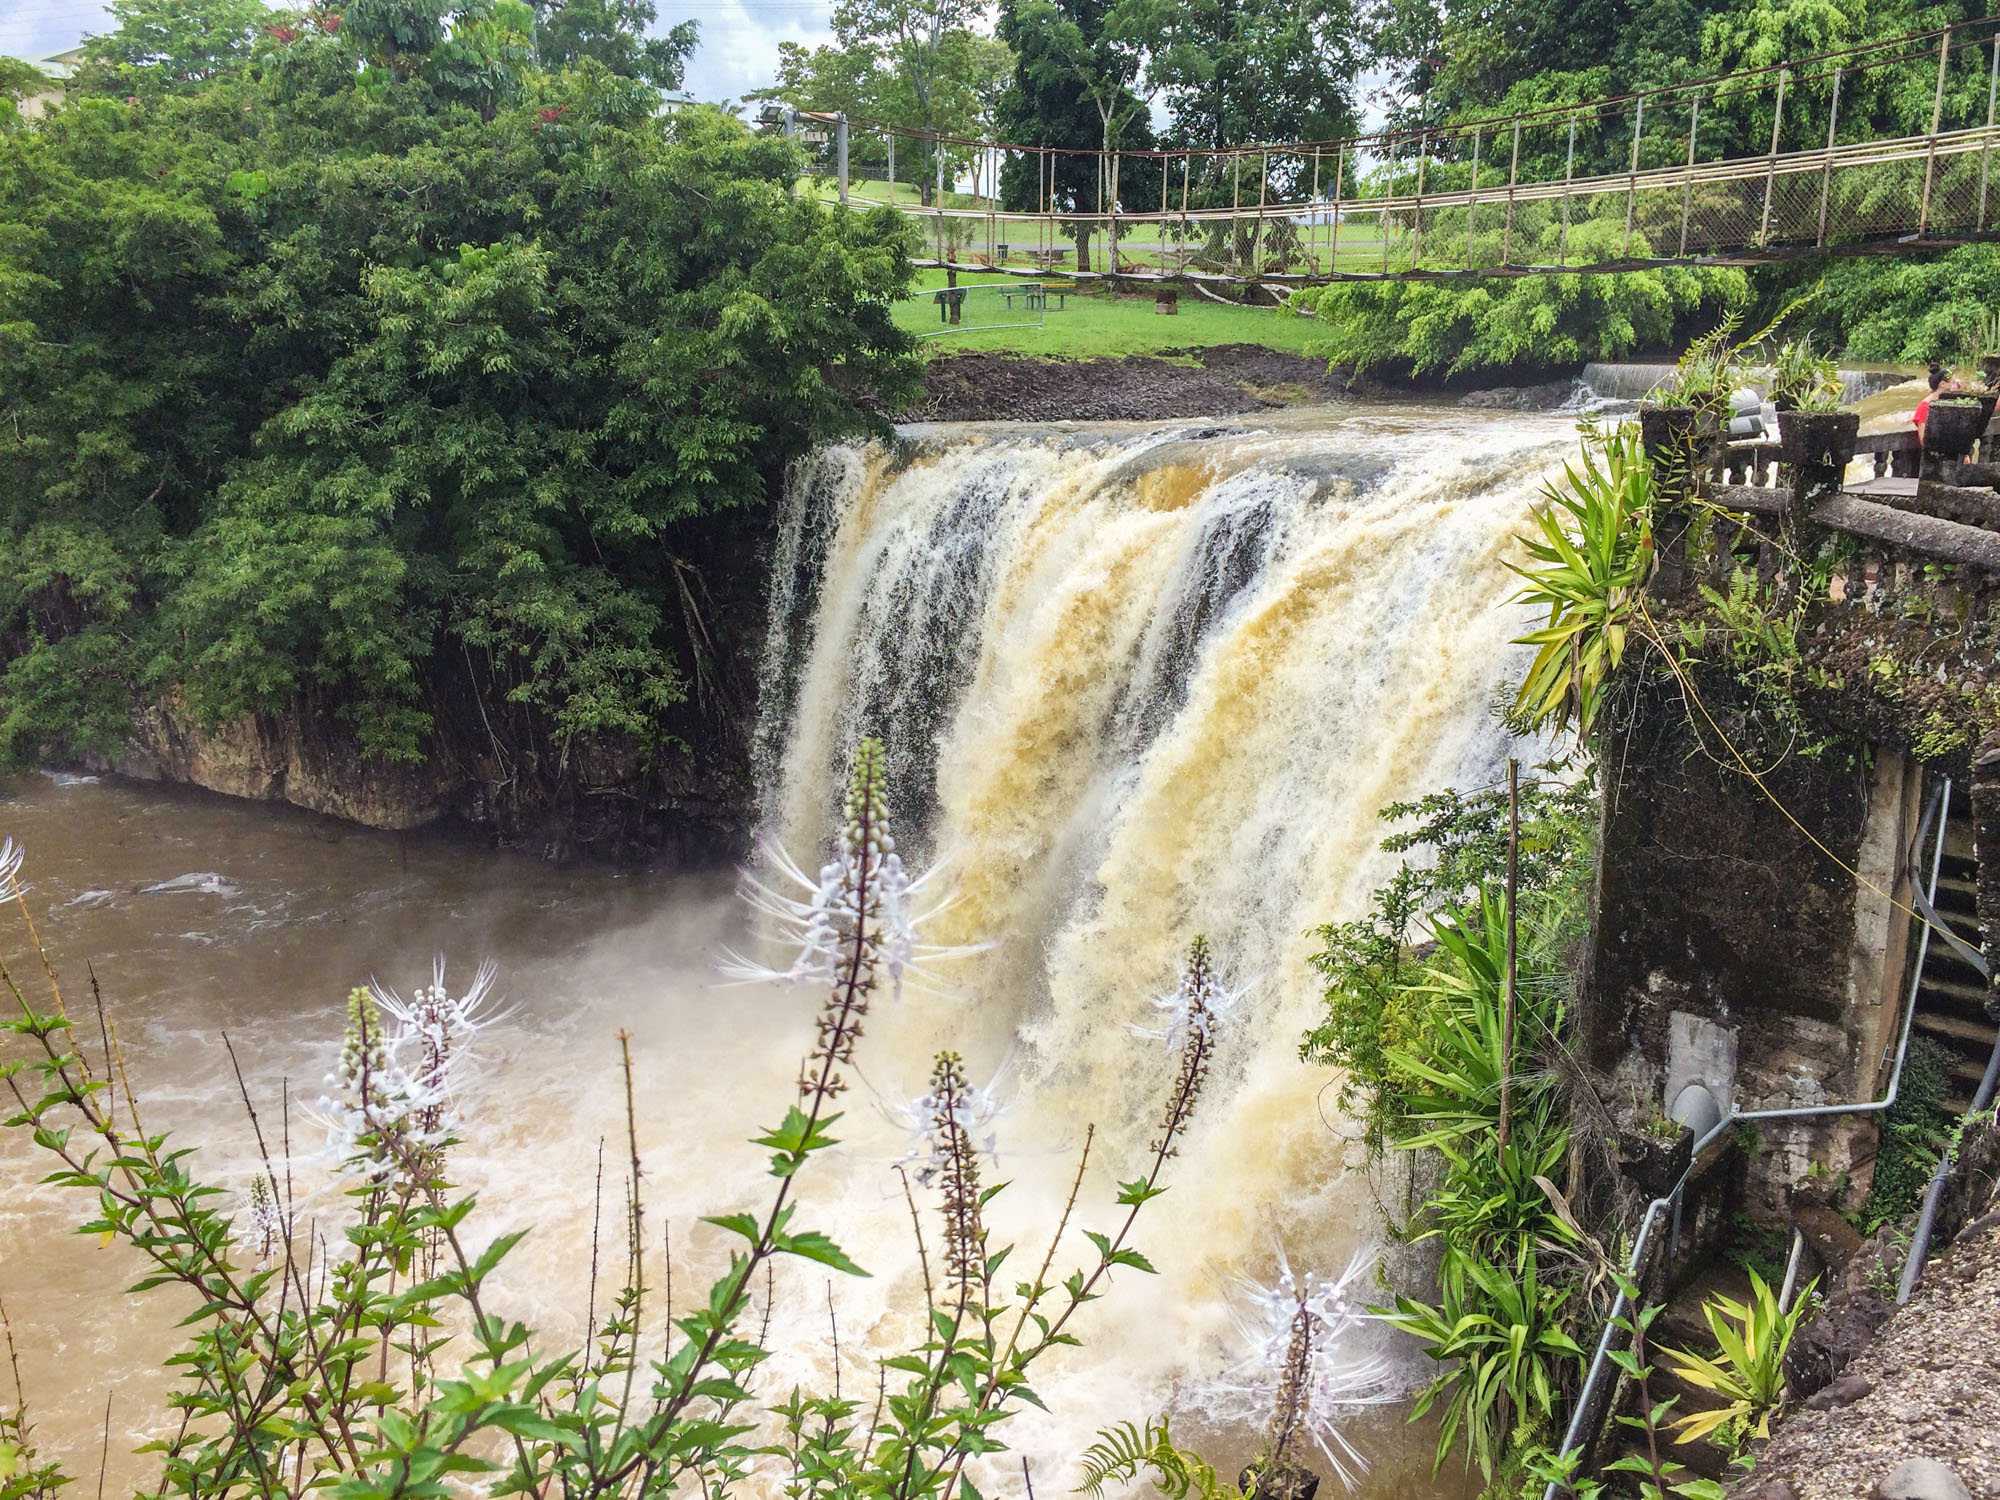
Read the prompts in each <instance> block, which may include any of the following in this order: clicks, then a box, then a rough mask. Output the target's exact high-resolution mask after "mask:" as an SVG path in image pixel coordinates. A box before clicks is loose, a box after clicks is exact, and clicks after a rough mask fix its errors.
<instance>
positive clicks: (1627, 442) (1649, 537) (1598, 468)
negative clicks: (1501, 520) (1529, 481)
mask: <svg viewBox="0 0 2000 1500" xmlns="http://www.w3.org/2000/svg"><path fill="white" fill-rule="evenodd" d="M1563 473H1564V479H1565V483H1564V485H1563V486H1562V487H1558V486H1556V485H1554V484H1550V485H1548V486H1546V487H1545V488H1544V490H1543V504H1542V505H1541V507H1540V508H1539V509H1537V510H1536V512H1535V525H1536V529H1537V532H1538V535H1535V536H1531V537H1524V538H1522V539H1521V540H1522V545H1523V546H1524V547H1525V548H1526V549H1527V552H1528V556H1529V559H1530V562H1529V564H1528V565H1527V566H1526V567H1521V566H1517V565H1514V564H1509V566H1510V567H1512V568H1513V570H1514V571H1515V572H1516V573H1518V574H1520V576H1521V577H1522V578H1523V579H1524V580H1526V583H1525V586H1524V587H1523V588H1522V589H1521V591H1520V593H1519V594H1518V595H1517V596H1516V597H1517V598H1519V599H1521V600H1523V601H1525V602H1526V603H1528V604H1531V605H1533V606H1535V607H1536V608H1538V609H1546V610H1547V611H1548V623H1547V624H1546V625H1544V626H1543V627H1542V628H1541V629H1539V630H1534V631H1530V632H1529V633H1528V634H1527V635H1524V636H1521V637H1519V638H1518V639H1519V641H1520V643H1521V644H1523V645H1531V646H1535V647H1537V648H1539V649H1538V650H1537V651H1536V653H1535V659H1534V661H1533V662H1532V663H1530V664H1529V667H1528V675H1527V676H1526V678H1525V679H1523V681H1522V683H1521V688H1520V692H1519V693H1518V695H1517V696H1516V698H1515V703H1514V711H1515V713H1516V715H1518V716H1519V717H1521V718H1522V719H1524V720H1525V721H1526V722H1527V723H1529V724H1531V725H1534V726H1537V727H1540V726H1543V725H1548V726H1552V727H1553V728H1555V729H1556V730H1558V731H1561V730H1564V729H1568V728H1572V727H1573V728H1574V729H1575V731H1576V735H1577V738H1578V739H1579V740H1582V741H1587V740H1588V739H1589V737H1590V732H1591V729H1592V727H1593V726H1594V725H1595V723H1596V721H1597V713H1598V709H1599V707H1600V706H1601V705H1602V703H1603V699H1604V690H1605V684H1606V682H1607V681H1608V680H1609V678H1610V676H1611V674H1612V673H1613V672H1615V671H1617V670H1618V666H1619V663H1620V662H1622V661H1623V660H1624V657H1625V643H1626V639H1627V637H1628V636H1629V634H1630V632H1631V631H1632V630H1633V629H1634V628H1635V622H1637V621H1638V620H1639V619H1640V617H1641V616H1640V591H1641V590H1642V589H1643V588H1644V587H1645V584H1646V580H1647V579H1648V578H1649V577H1650V576H1651V575H1652V571H1653V562H1654V557H1653V524H1652V502H1653V476H1652V472H1651V470H1650V469H1649V468H1648V467H1647V464H1646V455H1645V451H1644V448H1643V445H1642V444H1641V442H1640V439H1639V434H1638V431H1637V429H1636V428H1635V427H1633V426H1631V425H1629V424H1628V425H1626V426H1623V427H1619V428H1616V429H1614V430H1612V431H1610V432H1589V433H1586V435H1585V438H1584V443H1583V461H1582V467H1581V468H1578V467H1577V465H1575V464H1565V465H1564V466H1563Z"/></svg>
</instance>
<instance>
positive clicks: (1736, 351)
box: [1650, 312, 1747, 417]
mask: <svg viewBox="0 0 2000 1500" xmlns="http://www.w3.org/2000/svg"><path fill="white" fill-rule="evenodd" d="M1741 323H1742V315H1741V314H1740V313H1736V312H1730V313H1728V314H1726V315H1724V317H1723V319H1722V321H1721V322H1720V323H1718V324H1716V326H1715V327H1713V328H1711V329H1710V330H1709V331H1708V332H1707V333H1704V334H1703V335H1701V337H1699V338H1697V339H1694V340H1692V341H1691V342H1690V343H1689V344H1688V346H1687V348H1686V349H1685V350H1683V351H1682V352H1681V357H1680V359H1679V360H1678V361H1676V362H1675V364H1674V373H1673V376H1672V378H1671V379H1670V380H1669V381H1668V382H1667V384H1666V385H1665V386H1664V387H1662V388H1661V390H1659V391H1656V392H1655V393H1654V395H1653V396H1652V397H1651V398H1650V399H1651V400H1652V402H1653V404H1655V405H1658V406H1692V407H1694V408H1695V409H1696V410H1697V411H1702V412H1707V413H1709V414H1711V415H1713V416H1716V417H1721V416H1723V415H1724V414H1726V413H1727V412H1728V410H1729V399H1730V397H1732V396H1734V395H1735V394H1736V392H1737V390H1738V388H1739V387H1741V386H1742V384H1743V380H1744V376H1745V374H1746V373H1747V372H1746V367H1745V362H1744V346H1743V344H1740V343H1737V342H1736V340H1735V335H1736V330H1737V328H1738V327H1739V326H1740V325H1741Z"/></svg>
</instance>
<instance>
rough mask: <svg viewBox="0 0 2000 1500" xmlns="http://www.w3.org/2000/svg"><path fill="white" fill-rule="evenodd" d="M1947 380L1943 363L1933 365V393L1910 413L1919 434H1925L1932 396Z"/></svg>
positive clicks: (1920, 435)
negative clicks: (1925, 421)
mask: <svg viewBox="0 0 2000 1500" xmlns="http://www.w3.org/2000/svg"><path fill="white" fill-rule="evenodd" d="M1944 381H1945V371H1944V366H1943V365H1932V366H1931V394H1930V395H1929V396H1926V397H1924V399H1923V400H1921V401H1919V402H1918V403H1917V409H1916V410H1915V411H1913V412H1911V413H1910V420H1911V421H1912V422H1914V423H1916V424H1917V436H1918V437H1922V436H1923V435H1924V418H1926V417H1928V416H1929V415H1930V414H1931V397H1932V396H1935V395H1937V393H1938V387H1939V386H1941V385H1943V384H1944Z"/></svg>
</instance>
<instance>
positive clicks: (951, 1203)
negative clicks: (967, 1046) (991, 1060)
mask: <svg viewBox="0 0 2000 1500" xmlns="http://www.w3.org/2000/svg"><path fill="white" fill-rule="evenodd" d="M969 1092H970V1089H969V1086H968V1085H967V1083H966V1081H965V1059H963V1058H962V1057H960V1056H959V1055H958V1054H957V1053H956V1052H949V1051H946V1052H940V1053H938V1055H937V1065H936V1066H935V1067H934V1068H932V1070H931V1091H930V1098H931V1101H932V1104H931V1137H932V1139H933V1140H934V1141H936V1142H937V1147H938V1151H939V1155H940V1157H941V1161H940V1163H939V1170H938V1177H939V1180H940V1182H941V1184H942V1189H943V1198H944V1202H943V1205H942V1207H943V1210H944V1264H945V1275H946V1276H947V1277H948V1278H949V1279H950V1280H951V1281H952V1282H953V1283H954V1284H956V1285H957V1287H958V1289H959V1297H960V1300H961V1301H964V1300H965V1299H966V1298H967V1297H968V1296H969V1295H970V1293H971V1291H972V1289H973V1288H974V1287H975V1286H977V1285H978V1284H979V1282H980V1281H981V1280H982V1279H983V1278H984V1276H985V1274H986V1229H985V1226H984V1225H983V1224H982V1223H981V1222H980V1217H979V1208H980V1200H979V1153H978V1152H977V1151H976V1150H975V1149H974V1147H973V1144H972V1137H971V1136H969V1135H968V1134H966V1130H965V1125H964V1123H963V1121H962V1120H961V1117H960V1111H961V1110H962V1109H964V1108H965V1107H966V1102H967V1101H966V1096H967V1094H968V1093H969Z"/></svg>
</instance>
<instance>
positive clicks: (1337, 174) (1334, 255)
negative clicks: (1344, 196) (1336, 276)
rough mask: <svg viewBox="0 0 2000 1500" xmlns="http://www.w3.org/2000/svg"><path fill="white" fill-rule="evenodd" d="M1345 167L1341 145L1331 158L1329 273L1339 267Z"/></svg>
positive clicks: (1345, 157)
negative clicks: (1341, 207)
mask: <svg viewBox="0 0 2000 1500" xmlns="http://www.w3.org/2000/svg"><path fill="white" fill-rule="evenodd" d="M1346 167H1347V148H1346V147H1345V146H1342V147H1341V148H1340V151H1339V154H1338V155H1336V156H1335V157H1334V159H1333V243H1332V244H1330V245H1328V246H1327V249H1326V269H1327V273H1328V274H1329V275H1331V274H1332V273H1333V272H1335V271H1338V270H1339V269H1340V190H1341V187H1342V181H1341V179H1342V177H1343V176H1344V175H1345V170H1346Z"/></svg>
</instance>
